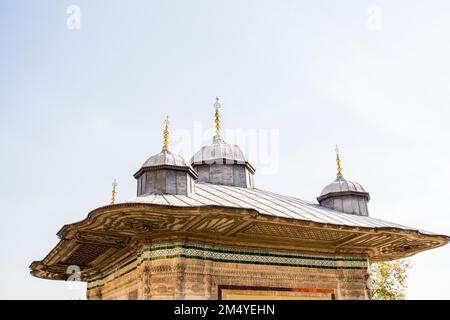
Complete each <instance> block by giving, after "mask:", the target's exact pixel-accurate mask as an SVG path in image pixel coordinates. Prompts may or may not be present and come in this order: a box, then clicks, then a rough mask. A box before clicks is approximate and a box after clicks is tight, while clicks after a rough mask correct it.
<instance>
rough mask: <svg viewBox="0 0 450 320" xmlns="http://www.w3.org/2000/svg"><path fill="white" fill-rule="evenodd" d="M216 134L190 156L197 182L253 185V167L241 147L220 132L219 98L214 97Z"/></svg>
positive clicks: (240, 185)
mask: <svg viewBox="0 0 450 320" xmlns="http://www.w3.org/2000/svg"><path fill="white" fill-rule="evenodd" d="M214 108H215V114H214V116H215V120H214V122H215V124H216V135H215V136H214V138H213V141H212V143H211V144H209V145H206V146H204V147H202V148H201V149H200V150H199V151H198V152H197V153H195V154H194V156H193V157H192V158H191V161H190V163H191V165H192V167H193V168H194V169H195V170H196V172H197V173H198V179H197V182H206V183H211V184H220V185H228V186H235V187H242V188H252V187H253V174H254V173H255V169H254V168H253V167H252V165H250V163H249V162H248V160H247V158H246V157H245V155H244V153H243V152H242V150H241V148H239V147H238V146H237V145H231V144H228V143H226V142H225V141H224V140H223V139H222V136H221V133H220V119H219V118H220V115H219V109H220V104H219V98H216V103H215V104H214Z"/></svg>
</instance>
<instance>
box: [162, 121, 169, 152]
mask: <svg viewBox="0 0 450 320" xmlns="http://www.w3.org/2000/svg"><path fill="white" fill-rule="evenodd" d="M169 124H170V122H169V116H167V117H166V120H164V140H163V150H164V151H169Z"/></svg>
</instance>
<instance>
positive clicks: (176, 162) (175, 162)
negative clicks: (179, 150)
mask: <svg viewBox="0 0 450 320" xmlns="http://www.w3.org/2000/svg"><path fill="white" fill-rule="evenodd" d="M156 166H176V167H188V165H187V164H186V162H185V161H184V159H183V157H181V156H179V155H177V154H174V153H171V152H169V151H165V150H163V151H161V152H160V153H158V154H155V155H153V156H151V157H150V158H148V159H147V161H145V162H144V164H143V165H142V168H147V167H156Z"/></svg>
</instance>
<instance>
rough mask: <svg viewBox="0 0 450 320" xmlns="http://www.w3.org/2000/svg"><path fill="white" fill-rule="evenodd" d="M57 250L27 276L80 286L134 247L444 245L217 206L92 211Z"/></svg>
mask: <svg viewBox="0 0 450 320" xmlns="http://www.w3.org/2000/svg"><path fill="white" fill-rule="evenodd" d="M58 237H59V238H60V239H61V240H60V242H59V243H58V244H57V245H56V247H55V248H53V250H52V251H50V253H49V254H48V255H47V256H46V257H45V258H44V259H43V260H42V261H35V262H33V263H32V264H31V266H30V268H31V274H32V275H34V276H36V277H39V278H46V279H60V280H62V279H67V278H68V277H69V276H70V274H68V273H67V268H68V266H71V265H77V266H79V267H80V268H81V277H82V279H83V280H84V281H88V280H89V279H91V278H93V277H95V276H97V275H99V274H101V273H102V272H105V271H106V270H107V268H108V267H110V266H111V265H112V264H114V263H115V262H118V261H120V260H122V259H124V258H126V257H127V256H130V255H132V254H135V253H136V252H137V251H138V250H139V248H140V247H141V246H142V245H145V244H151V243H157V242H163V241H168V240H169V241H176V240H182V241H192V242H203V243H209V244H213V245H214V244H215V245H220V246H228V247H246V248H249V247H251V248H260V249H267V250H269V249H270V250H278V251H280V250H281V251H283V250H286V251H289V252H299V253H310V254H314V253H315V254H325V255H344V256H345V255H351V256H355V255H356V256H366V257H368V258H369V259H370V260H371V261H380V260H393V259H398V258H404V257H408V256H412V255H414V254H416V253H418V252H421V251H424V250H428V249H433V248H437V247H440V246H442V245H444V244H446V243H448V240H449V237H448V236H445V235H433V234H427V233H421V232H420V231H418V230H405V229H400V228H391V227H389V228H381V227H377V228H368V227H351V226H343V225H336V224H327V223H317V222H310V221H304V220H299V219H291V218H282V217H274V216H270V215H265V214H260V213H258V211H256V210H253V209H239V208H229V207H223V206H199V207H192V206H190V207H173V206H165V205H154V204H141V203H123V204H116V205H109V206H104V207H101V208H98V209H95V210H93V211H92V212H90V213H89V215H88V217H87V218H86V219H84V220H82V221H80V222H77V223H73V224H68V225H65V226H64V227H63V228H62V229H61V230H60V231H59V232H58Z"/></svg>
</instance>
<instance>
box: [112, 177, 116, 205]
mask: <svg viewBox="0 0 450 320" xmlns="http://www.w3.org/2000/svg"><path fill="white" fill-rule="evenodd" d="M116 187H117V181H116V179H114V181H113V183H112V192H111V204H114V203H116Z"/></svg>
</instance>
